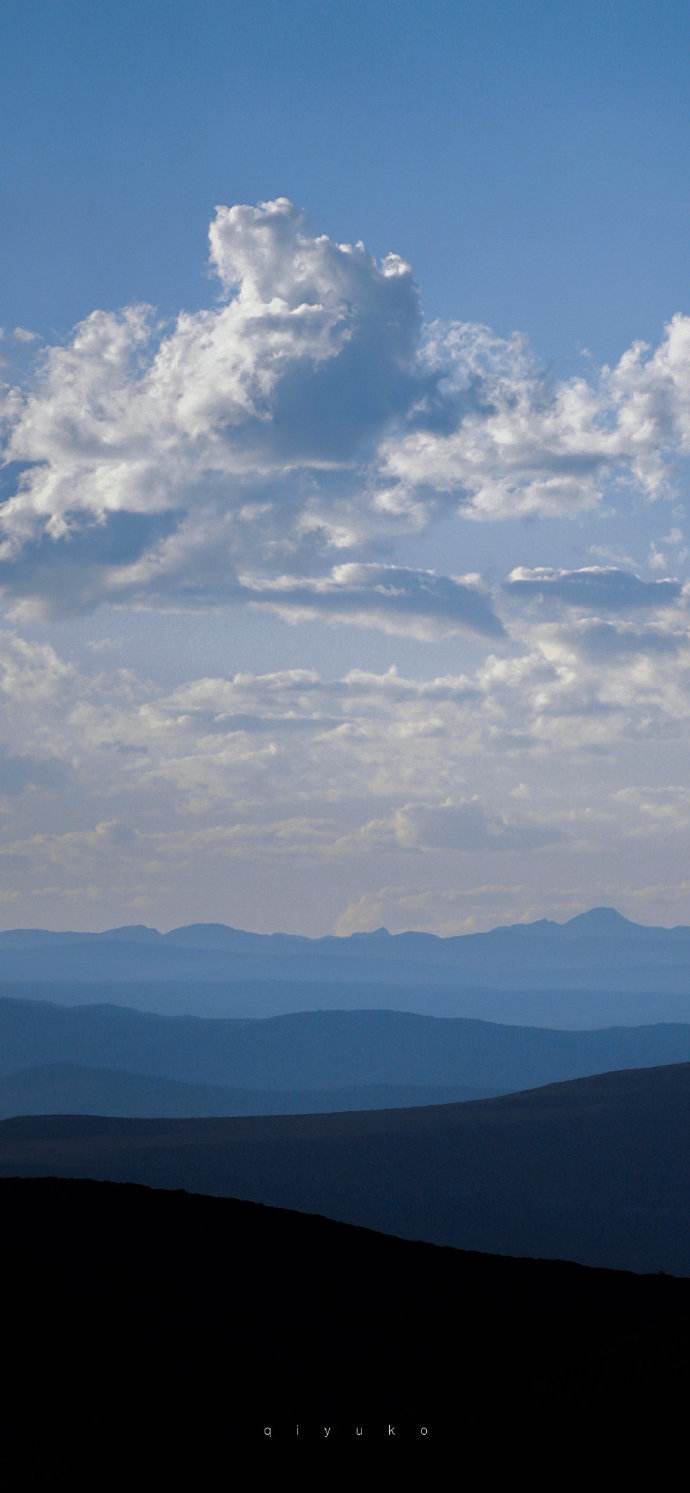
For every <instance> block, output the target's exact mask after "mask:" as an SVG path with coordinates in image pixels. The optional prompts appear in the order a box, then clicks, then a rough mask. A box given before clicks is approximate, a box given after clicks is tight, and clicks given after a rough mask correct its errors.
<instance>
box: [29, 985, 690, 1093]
mask: <svg viewBox="0 0 690 1493" xmlns="http://www.w3.org/2000/svg"><path fill="white" fill-rule="evenodd" d="M688 1061H690V1025H688V1026H678V1025H677V1026H670V1025H669V1026H664V1025H658V1026H650V1027H635V1028H628V1027H622V1028H621V1027H619V1028H611V1029H608V1030H603V1031H580V1032H577V1031H576V1032H562V1031H549V1030H546V1029H544V1028H540V1027H534V1028H530V1027H511V1026H506V1025H501V1024H497V1023H491V1022H484V1021H472V1020H466V1019H464V1018H443V1017H432V1016H421V1015H416V1014H412V1013H409V1012H408V1013H406V1012H392V1011H320V1012H319V1011H316V1012H313V1011H312V1012H299V1013H296V1014H293V1015H290V1016H281V1017H272V1018H267V1019H265V1020H222V1019H216V1020H213V1019H204V1018H200V1017H165V1016H155V1015H152V1014H151V1013H142V1012H140V1011H135V1010H129V1009H125V1008H122V1007H117V1006H83V1007H70V1008H67V1007H62V1006H58V1005H53V1004H47V1003H38V1002H32V1001H17V1000H9V999H4V1000H1V999H0V1080H3V1079H4V1081H5V1082H9V1080H10V1078H11V1076H12V1075H17V1074H18V1073H21V1072H25V1070H27V1069H44V1070H45V1069H47V1068H49V1067H50V1068H52V1069H55V1067H56V1065H59V1066H61V1067H62V1069H63V1080H64V1079H65V1077H66V1075H65V1073H64V1065H68V1066H69V1068H70V1069H72V1070H74V1069H76V1068H79V1069H92V1070H93V1069H104V1070H106V1069H107V1070H110V1071H111V1072H118V1073H129V1074H131V1075H133V1076H137V1077H139V1078H141V1079H142V1081H144V1082H149V1081H150V1083H151V1084H152V1085H153V1087H152V1089H151V1094H150V1095H149V1096H148V1097H147V1098H146V1102H147V1103H148V1102H149V1101H151V1102H152V1095H153V1093H154V1092H155V1081H157V1080H161V1079H165V1080H175V1081H176V1082H177V1083H183V1084H192V1085H195V1086H197V1088H198V1087H199V1086H200V1085H203V1084H211V1085H213V1086H215V1087H216V1088H223V1089H233V1090H238V1089H239V1090H244V1089H253V1090H261V1091H262V1092H265V1091H268V1090H281V1091H286V1090H287V1091H289V1092H290V1093H292V1094H296V1093H298V1092H301V1091H306V1090H309V1091H314V1092H313V1097H312V1098H308V1097H307V1098H306V1100H305V1102H306V1104H307V1107H308V1108H309V1109H312V1110H313V1109H315V1108H316V1109H318V1108H319V1107H321V1104H322V1098H319V1097H318V1096H317V1093H316V1091H318V1094H320V1095H321V1096H323V1094H324V1092H325V1091H328V1090H333V1089H341V1090H342V1089H345V1090H349V1091H350V1095H352V1091H353V1090H362V1091H364V1090H366V1091H369V1090H372V1089H374V1090H380V1089H381V1088H385V1087H389V1086H393V1087H394V1088H395V1089H397V1091H398V1095H399V1094H400V1090H402V1089H406V1090H407V1089H415V1088H418V1087H422V1088H423V1089H424V1090H425V1102H427V1101H428V1102H432V1100H433V1092H432V1091H433V1090H434V1089H437V1090H439V1091H444V1092H440V1093H439V1094H438V1101H439V1102H444V1101H445V1100H446V1099H448V1098H449V1097H451V1096H450V1095H449V1094H448V1093H447V1092H445V1091H447V1090H448V1089H454V1090H455V1091H456V1095H457V1097H468V1096H469V1095H470V1093H471V1092H472V1091H473V1092H474V1094H480V1095H491V1094H496V1093H500V1092H503V1093H510V1092H513V1091H514V1090H517V1089H526V1088H532V1087H535V1086H537V1085H541V1084H546V1083H552V1082H556V1081H559V1080H564V1079H569V1078H579V1077H582V1076H585V1075H587V1074H594V1073H601V1072H605V1071H608V1070H613V1069H618V1068H638V1067H654V1066H658V1065H659V1064H662V1063H673V1062H688ZM114 1081H115V1080H113V1079H110V1078H106V1077H105V1076H104V1078H103V1094H104V1098H103V1104H102V1106H101V1107H100V1112H102V1113H103V1112H105V1113H108V1112H110V1111H109V1110H108V1107H107V1102H106V1098H107V1095H111V1096H112V1095H113V1088H112V1084H113V1083H114ZM22 1082H24V1083H25V1084H26V1092H25V1095H22V1093H21V1084H22ZM50 1082H51V1080H50V1076H49V1075H48V1074H44V1077H43V1079H42V1080H41V1083H42V1084H43V1093H45V1094H48V1093H49V1092H50ZM72 1082H73V1085H74V1086H75V1087H73V1092H74V1095H75V1099H76V1096H77V1093H78V1089H77V1088H76V1085H77V1082H78V1080H77V1076H76V1073H73V1077H72ZM90 1082H91V1081H87V1079H86V1078H84V1079H83V1085H84V1090H83V1092H84V1093H86V1092H89V1094H90V1097H91V1098H94V1096H95V1094H96V1089H95V1088H94V1086H93V1083H92V1084H91V1088H90V1089H89V1083H90ZM12 1083H13V1085H14V1087H13V1090H12V1099H11V1102H12V1105H13V1107H14V1112H17V1109H16V1106H18V1107H19V1112H27V1110H28V1109H30V1108H31V1105H32V1103H34V1102H35V1100H32V1097H31V1096H32V1094H35V1095H37V1096H38V1094H39V1090H40V1084H39V1081H38V1079H37V1078H34V1079H33V1080H30V1079H29V1078H28V1077H25V1078H24V1079H23V1080H22V1079H21V1078H17V1077H15V1078H13V1079H12ZM37 1084H39V1087H38V1088H37V1087H36V1085H37ZM32 1085H33V1088H32ZM458 1090H460V1091H462V1092H461V1093H460V1094H458ZM54 1092H55V1094H56V1098H57V1095H58V1090H57V1089H55V1090H54ZM62 1093H63V1095H64V1100H63V1099H61V1100H60V1102H59V1103H56V1105H54V1106H51V1107H53V1108H57V1109H62V1108H63V1106H64V1102H66V1101H67V1099H68V1097H69V1088H68V1087H66V1086H65V1084H64V1083H63V1089H62ZM178 1097H179V1098H180V1099H182V1097H183V1096H182V1095H178ZM187 1097H188V1098H189V1099H190V1102H191V1098H192V1096H187ZM201 1097H202V1096H201V1095H200V1094H199V1095H198V1097H197V1098H196V1099H195V1100H194V1103H195V1104H196V1103H197V1102H200V1101H201ZM207 1097H208V1100H209V1103H210V1104H212V1106H213V1108H212V1109H211V1110H208V1109H206V1108H203V1109H202V1110H197V1113H217V1112H218V1110H217V1109H216V1100H217V1099H219V1096H218V1095H216V1096H207ZM417 1097H420V1096H417ZM414 1098H415V1095H414V1094H412V1095H411V1096H410V1100H412V1101H413V1100H414ZM162 1099H163V1096H162V1095H161V1100H162ZM1 1100H2V1088H1V1086H0V1102H1ZM361 1101H362V1102H361V1104H360V1103H359V1101H358V1104H357V1107H360V1108H361V1107H366V1106H367V1103H368V1098H367V1094H366V1093H362V1095H361ZM391 1101H392V1102H395V1103H397V1102H400V1103H402V1102H408V1101H407V1100H404V1099H402V1098H400V1099H399V1100H398V1099H395V1098H394V1096H392V1095H391ZM40 1102H41V1105H42V1100H41V1101H40ZM119 1102H120V1101H119V1100H118V1105H119ZM132 1102H134V1090H132ZM165 1102H166V1105H167V1103H168V1101H167V1100H166V1101H165ZM228 1102H230V1101H229V1100H228ZM378 1102H379V1100H378V1099H373V1098H372V1105H371V1107H374V1103H378ZM299 1103H300V1105H301V1101H299ZM70 1107H72V1101H71V1100H70ZM78 1107H79V1105H77V1108H78ZM328 1107H333V1106H332V1105H330V1104H329V1105H328ZM345 1107H347V1106H345ZM115 1112H116V1113H117V1112H122V1111H121V1110H120V1109H117V1110H116V1111H115ZM139 1112H141V1111H139ZM149 1112H150V1111H149ZM157 1112H158V1113H170V1112H174V1110H173V1111H170V1110H169V1109H167V1108H166V1109H165V1110H158V1111H157ZM181 1112H186V1113H190V1110H189V1109H188V1108H187V1107H186V1105H185V1110H184V1111H181ZM191 1112H192V1113H193V1112H194V1110H192V1111H191ZM224 1112H225V1113H231V1112H232V1110H228V1109H227V1108H225V1111H224Z"/></svg>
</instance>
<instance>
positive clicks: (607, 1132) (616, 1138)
mask: <svg viewBox="0 0 690 1493" xmlns="http://www.w3.org/2000/svg"><path fill="white" fill-rule="evenodd" d="M689 1155H690V1064H682V1065H677V1066H676V1065H674V1066H669V1067H664V1068H653V1069H641V1070H637V1071H628V1072H622V1073H609V1074H604V1075H601V1076H599V1077H596V1078H587V1079H580V1080H577V1081H576V1082H573V1083H566V1084H558V1085H553V1086H550V1087H547V1088H543V1089H536V1090H533V1091H529V1092H526V1093H522V1094H515V1095H510V1096H507V1097H505V1098H500V1099H488V1100H481V1101H478V1102H473V1103H468V1104H459V1105H445V1106H440V1107H429V1108H423V1109H400V1110H393V1111H390V1110H385V1111H378V1112H377V1111H368V1112H364V1113H349V1114H330V1115H305V1116H299V1115H294V1116H278V1117H275V1116H274V1117H267V1118H259V1119H257V1118H244V1119H241V1118H240V1119H198V1120H174V1119H173V1120H123V1119H102V1118H89V1117H83V1116H82V1117H72V1118H69V1117H62V1118H60V1117H58V1118H55V1117H53V1118H44V1119H41V1118H36V1119H17V1120H5V1121H3V1122H2V1124H0V1176H4V1177H8V1176H46V1175H55V1176H64V1177H70V1176H72V1177H92V1178H102V1179H108V1180H113V1181H121V1182H141V1183H147V1184H150V1185H152V1186H155V1187H167V1188H174V1187H184V1188H188V1189H190V1190H195V1191H200V1192H206V1193H215V1194H217V1195H223V1196H234V1197H240V1198H247V1199H251V1200H254V1201H256V1202H264V1203H270V1204H272V1205H274V1206H280V1207H289V1208H293V1209H295V1208H296V1209H301V1210H304V1211H305V1212H313V1213H324V1214H326V1215H328V1216H329V1217H332V1218H335V1219H340V1220H342V1221H345V1222H348V1223H355V1224H360V1225H365V1226H367V1227H370V1228H376V1229H381V1230H384V1231H387V1232H390V1233H395V1234H400V1235H403V1236H405V1237H407V1238H413V1239H415V1238H416V1239H425V1240H428V1241H431V1242H434V1243H439V1244H450V1245H454V1246H456V1247H460V1248H463V1249H473V1250H482V1251H489V1252H499V1253H505V1254H512V1255H533V1256H541V1257H550V1258H561V1259H574V1260H579V1261H581V1262H583V1263H586V1264H591V1265H606V1266H613V1267H619V1268H626V1269H635V1270H643V1271H645V1270H646V1271H657V1270H664V1271H670V1272H674V1273H678V1274H690V1189H689V1188H688V1156H689Z"/></svg>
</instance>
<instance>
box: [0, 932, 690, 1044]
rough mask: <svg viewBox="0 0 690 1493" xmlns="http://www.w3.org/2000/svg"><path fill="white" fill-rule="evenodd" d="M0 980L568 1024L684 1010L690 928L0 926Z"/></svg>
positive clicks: (179, 1004) (182, 1007) (153, 996)
mask: <svg viewBox="0 0 690 1493" xmlns="http://www.w3.org/2000/svg"><path fill="white" fill-rule="evenodd" d="M20 986H21V987H22V989H21V990H20V989H19V988H18V987H20ZM78 986H80V987H81V990H79V989H77V987H78ZM0 992H2V993H4V994H7V995H12V994H21V993H23V994H25V995H30V996H31V997H32V998H38V999H52V998H59V999H60V1000H61V1001H64V1002H65V1003H72V1002H75V1001H76V1002H82V1003H83V1002H85V1001H91V1000H96V1001H103V1000H110V1001H113V1002H115V1003H117V1004H126V1005H135V1006H138V1007H140V1008H142V1009H147V1010H159V1011H161V1012H165V1011H168V1012H176V1013H179V1012H181V1011H194V1012H196V1013H197V1014H199V1015H231V1016H251V1015H257V1016H264V1015H271V1014H278V1013H280V1012H286V1011H295V1010H306V1009H315V1008H322V1009H323V1008H329V1009H334V1008H354V1007H356V1008H363V1007H376V1008H378V1009H397V1010H423V1011H425V1012H427V1013H432V1014H437V1015H470V1016H477V1017H485V1018H487V1019H489V1020H499V1021H509V1022H514V1023H517V1024H525V1023H534V1024H537V1025H547V1026H560V1027H568V1026H585V1027H587V1026H593V1027H597V1026H605V1025H610V1024H618V1023H625V1024H628V1023H630V1022H636V1023H645V1022H650V1021H678V1020H680V1021H683V1020H686V1021H687V1020H690V928H684V927H680V928H670V929H667V928H648V927H642V926H640V925H639V924H636V923H631V922H629V921H628V920H627V919H626V918H623V917H621V916H620V914H618V913H616V912H615V911H613V910H612V909H610V908H598V909H594V910H593V911H592V912H589V913H586V914H583V915H582V916H581V917H577V918H573V919H571V921H570V922H568V923H564V924H558V923H551V922H549V921H548V920H546V919H542V920H541V921H539V922H537V923H531V924H517V925H515V926H514V927H510V928H496V929H493V931H491V932H489V933H476V934H467V935H463V936H461V937H457V938H437V937H435V936H434V935H432V934H426V933H401V934H396V935H391V934H388V933H387V932H386V931H385V929H381V930H379V931H378V932H376V933H366V934H353V935H352V936H351V937H349V938H333V937H328V938H319V939H308V938H301V937H297V936H293V935H288V934H278V933H276V934H254V933H243V932H241V931H240V930H238V929H234V928H226V927H225V926H224V925H222V924H203V923H202V924H198V925H195V926H192V927H189V928H177V929H174V930H173V931H172V932H170V933H165V934H161V933H157V932H156V931H155V930H154V929H151V928H120V929H111V930H110V931H109V932H106V933H101V934H79V933H47V932H42V931H40V930H31V929H29V930H21V929H19V930H14V931H10V932H6V933H2V934H0Z"/></svg>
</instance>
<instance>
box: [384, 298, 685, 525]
mask: <svg viewBox="0 0 690 1493" xmlns="http://www.w3.org/2000/svg"><path fill="white" fill-rule="evenodd" d="M425 351H426V363H427V365H428V366H429V367H430V369H432V370H433V371H434V372H435V373H436V374H437V375H438V376H439V379H440V382H439V385H438V388H439V391H440V393H441V394H444V393H445V395H446V400H445V408H446V410H450V409H451V408H453V418H447V419H446V420H445V421H444V420H443V419H442V418H437V420H436V422H433V421H431V420H429V421H428V422H427V423H426V425H423V424H422V423H421V422H420V423H419V425H418V428H417V429H414V430H411V431H408V432H406V433H404V434H403V435H401V436H399V435H395V436H392V437H391V438H388V439H387V440H386V441H385V442H384V464H385V471H386V472H387V474H388V475H389V477H390V479H391V483H392V488H391V492H390V493H389V494H388V495H387V502H388V503H389V504H390V505H391V507H394V506H395V503H396V493H397V495H398V498H397V502H398V507H399V508H400V510H401V511H402V509H403V507H404V505H405V503H411V502H413V501H414V498H415V495H419V494H422V493H424V492H428V491H432V492H434V493H436V494H437V495H438V494H445V495H446V496H447V497H448V498H450V499H453V500H455V501H456V502H457V503H458V504H459V505H460V508H461V510H462V511H464V512H465V513H466V514H467V515H468V516H469V517H472V518H477V519H481V518H485V519H492V518H493V519H498V518H512V517H515V516H516V515H526V516H528V515H534V514H545V515H555V514H572V513H576V512H581V511H584V510H587V509H589V508H593V507H594V506H595V505H596V504H597V503H598V502H599V501H600V500H601V498H602V497H603V495H604V494H605V492H606V491H607V490H611V489H614V490H615V487H616V485H619V484H620V483H621V482H627V483H630V482H634V483H636V484H637V485H638V487H639V488H640V490H641V491H642V492H643V493H645V494H646V495H647V496H648V497H650V498H657V497H659V496H662V495H663V494H664V493H666V492H668V491H670V490H671V485H670V474H671V471H672V467H673V464H674V462H675V461H676V460H677V459H678V458H679V457H684V456H687V454H688V452H689V451H690V419H689V418H688V408H689V407H690V406H689V400H688V395H689V393H690V317H687V316H683V315H677V316H674V317H673V318H672V320H671V322H670V323H669V325H668V326H667V327H666V330H665V334H664V337H663V340H662V342H661V343H660V345H659V347H658V348H656V349H655V350H651V349H650V348H649V347H648V345H647V344H645V343H642V342H638V343H635V344H634V345H633V347H632V348H630V349H629V350H628V351H627V352H626V353H625V354H624V355H623V357H622V358H621V359H620V361H619V362H618V364H616V365H615V366H614V367H613V368H609V367H604V368H602V369H601V370H600V371H599V372H598V373H596V374H595V375H594V376H592V377H591V378H588V379H585V378H582V377H576V378H570V379H565V380H563V381H561V382H555V383H554V382H552V381H550V380H549V379H548V378H547V377H545V376H544V375H543V373H542V372H541V371H540V369H539V368H538V365H537V364H536V363H535V362H534V360H533V359H531V358H530V356H529V353H528V350H527V349H526V347H525V344H524V343H523V342H522V340H521V339H520V338H518V337H513V338H512V339H508V340H501V339H498V338H496V337H495V336H493V335H492V334H491V332H490V331H489V329H488V328H486V327H482V326H477V327H468V326H463V325H462V324H460V325H459V324H457V323H450V324H447V325H444V324H442V323H437V324H435V325H434V326H433V327H432V328H431V329H430V331H429V334H428V336H427V341H426V348H425ZM454 396H455V402H454Z"/></svg>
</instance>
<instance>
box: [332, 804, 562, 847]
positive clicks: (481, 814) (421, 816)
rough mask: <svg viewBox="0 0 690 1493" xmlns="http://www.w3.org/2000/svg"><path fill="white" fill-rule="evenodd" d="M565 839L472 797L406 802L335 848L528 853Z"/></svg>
mask: <svg viewBox="0 0 690 1493" xmlns="http://www.w3.org/2000/svg"><path fill="white" fill-rule="evenodd" d="M562 838H563V836H562V832H561V830H560V829H559V828H558V826H556V825H550V824H546V823H540V822H538V821H537V820H536V819H533V820H526V819H522V820H514V819H513V820H510V819H506V818H504V817H503V816H502V815H501V814H497V813H490V812H489V811H487V809H486V808H485V807H484V805H483V804H482V803H481V802H480V801H479V799H478V798H472V799H468V800H465V801H464V802H460V803H453V802H451V801H449V800H446V801H445V802H441V803H412V804H404V805H403V806H402V807H401V808H398V809H396V810H395V811H394V812H393V814H391V815H390V816H389V817H386V818H384V819H372V820H369V821H368V822H367V823H366V824H364V825H362V826H361V828H360V829H359V830H357V831H356V832H355V833H354V834H351V835H346V836H343V837H342V838H341V839H339V840H338V841H337V843H336V845H335V847H334V848H335V851H336V853H337V854H340V855H342V854H352V853H353V852H357V851H362V850H364V849H366V850H368V851H370V852H373V851H376V850H388V851H390V850H411V851H436V850H441V851H446V850H451V851H461V852H464V853H466V854H473V853H477V852H484V851H495V850H514V851H529V850H535V849H539V848H540V847H541V846H544V845H553V844H555V843H557V842H558V841H560V840H561V839H562Z"/></svg>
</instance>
